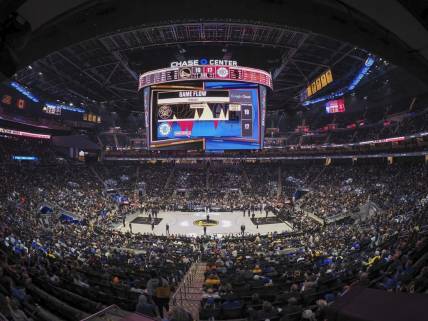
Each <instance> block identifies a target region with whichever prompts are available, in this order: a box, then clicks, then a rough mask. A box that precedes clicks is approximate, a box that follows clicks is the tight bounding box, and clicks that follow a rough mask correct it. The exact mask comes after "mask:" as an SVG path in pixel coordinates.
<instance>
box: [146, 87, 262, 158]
mask: <svg viewBox="0 0 428 321" xmlns="http://www.w3.org/2000/svg"><path fill="white" fill-rule="evenodd" d="M261 116H262V113H261V110H260V100H259V86H258V85H254V84H245V83H242V84H241V85H239V84H237V83H230V82H212V83H209V82H204V83H201V84H200V85H199V86H198V85H194V86H193V87H190V88H189V86H182V87H181V88H180V86H171V87H163V88H152V90H151V97H150V119H149V124H148V125H149V133H148V136H150V147H151V148H153V149H204V150H208V151H209V150H239V149H260V148H261V147H262V144H261V141H262V140H261V137H262V135H261V124H262V122H261V121H260V118H261Z"/></svg>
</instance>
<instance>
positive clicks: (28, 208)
mask: <svg viewBox="0 0 428 321" xmlns="http://www.w3.org/2000/svg"><path fill="white" fill-rule="evenodd" d="M0 166H1V170H2V173H5V174H4V175H1V177H0V198H1V200H0V201H1V203H0V204H1V207H0V262H1V266H0V317H3V318H4V319H5V320H31V319H32V320H49V321H51V320H70V321H74V320H80V319H82V318H84V317H86V316H87V315H89V314H91V313H94V312H96V311H98V310H100V309H101V308H103V307H104V306H107V305H110V304H117V305H119V306H120V307H121V308H122V309H124V310H128V311H135V310H137V311H138V312H143V313H146V314H149V315H152V316H154V317H158V316H159V317H161V316H162V315H163V312H164V308H166V309H167V308H168V305H167V302H166V301H165V300H160V298H159V297H157V294H156V292H157V288H159V287H160V286H162V287H170V288H171V290H172V291H173V289H174V287H175V286H176V285H177V284H178V282H179V280H180V279H181V278H182V277H183V275H184V274H185V273H186V271H187V270H188V268H189V267H190V265H191V264H192V263H193V262H195V261H196V260H198V259H201V260H202V261H205V262H208V270H207V272H206V281H205V286H204V291H205V294H204V299H203V301H202V303H201V311H200V317H201V319H209V318H214V319H233V318H243V317H246V318H249V319H251V320H266V319H269V320H282V321H286V320H301V319H302V320H318V321H321V320H322V321H323V320H324V318H325V309H326V307H328V305H329V304H331V302H333V301H334V300H335V299H336V298H337V297H340V296H342V295H344V294H345V293H346V292H347V291H349V289H350V288H352V287H353V286H354V285H356V284H358V285H363V286H369V287H372V288H376V289H383V290H387V291H399V292H406V293H415V292H420V293H426V292H427V290H428V283H427V281H426V280H427V279H428V278H427V276H428V265H427V262H428V257H427V255H426V253H427V249H428V242H427V216H426V215H425V213H426V210H427V207H426V206H427V203H428V186H427V184H426V181H427V179H428V171H427V168H426V166H425V165H424V164H422V163H411V164H407V163H405V164H394V165H386V164H383V165H379V164H366V165H355V166H351V165H337V166H334V165H332V166H326V167H325V166H317V165H310V166H287V165H285V164H281V163H269V164H266V163H255V164H246V165H244V164H235V165H233V166H229V165H224V166H220V165H216V166H211V165H207V164H204V165H199V164H198V166H195V167H194V168H193V169H192V166H179V165H174V164H169V163H168V164H162V163H156V164H139V165H123V166H118V165H117V164H114V165H108V164H107V165H100V164H97V165H84V164H80V165H77V164H72V163H69V162H66V163H63V164H57V163H55V164H49V165H46V164H37V163H29V164H22V163H13V164H10V163H8V162H3V163H1V165H0ZM108 181H110V183H111V182H112V181H116V185H114V184H113V185H112V186H110V187H111V188H115V189H117V190H118V191H120V192H121V193H123V194H126V195H127V196H128V200H129V201H128V202H127V204H126V205H120V204H119V203H118V202H116V201H115V200H114V199H113V198H112V197H110V195H109V194H108V193H107V192H106V189H108V187H109V186H107V185H108ZM142 186H144V193H139V192H138V190H139V189H140V188H141V187H142ZM179 187H181V188H182V189H185V190H186V191H184V192H183V193H181V194H180V192H179V191H178V192H177V190H178V189H179ZM301 189H304V190H307V191H308V192H307V193H306V194H305V196H303V197H302V198H301V199H300V200H297V201H296V202H294V203H293V200H292V196H293V195H294V194H295V193H294V192H295V191H297V190H301ZM187 190H188V191H187ZM278 190H279V191H280V192H281V193H279V192H278ZM222 191H223V192H222ZM196 200H197V202H196ZM368 200H370V201H372V202H374V203H376V204H377V205H378V206H379V207H380V208H381V209H382V211H379V212H377V213H376V214H373V215H371V216H368V217H367V218H366V219H365V220H364V221H358V222H354V221H353V220H349V219H348V220H344V221H341V222H336V223H334V224H324V225H322V224H320V223H319V222H317V221H314V220H313V219H311V218H309V217H308V216H307V214H306V212H311V213H313V214H315V215H317V216H320V217H321V218H327V217H329V216H332V215H336V214H338V213H344V212H345V213H346V212H348V211H353V210H354V209H356V208H358V207H360V206H362V205H364V204H365V203H366V202H367V201H368ZM189 202H193V204H198V205H205V206H212V207H214V206H219V207H222V208H228V209H231V210H236V209H238V210H242V209H250V208H253V209H256V210H261V209H268V210H270V211H271V212H272V213H275V215H277V216H278V217H280V218H281V219H283V220H286V221H288V222H290V223H291V225H292V226H293V231H292V232H287V233H275V232H273V233H269V234H268V235H249V234H245V235H244V236H242V235H240V236H238V235H236V236H225V237H223V238H216V237H212V236H204V237H187V236H182V235H168V236H155V235H153V234H145V235H143V234H139V233H136V234H132V233H130V232H120V231H118V230H117V229H115V226H116V225H115V224H116V223H117V222H118V221H119V220H120V219H121V218H122V217H123V215H124V214H126V213H127V212H130V211H134V210H137V209H139V208H141V207H146V208H164V209H168V208H169V209H171V208H178V207H180V206H181V205H183V206H184V205H186V204H187V205H188V204H189ZM296 204H297V205H298V206H297V207H294V206H295V205H296ZM187 205H186V206H187ZM42 206H44V207H50V208H51V209H52V210H53V213H51V214H44V213H42V212H41V207H42ZM61 211H67V212H71V213H74V214H76V217H78V218H79V222H78V223H76V222H67V221H63V220H62V219H61V216H60V215H56V213H60V212H61ZM174 311H176V313H177V314H181V315H182V316H185V317H186V318H187V317H188V314H186V313H185V312H184V311H181V312H180V311H178V312H177V310H174ZM164 317H165V315H164ZM167 317H168V316H167ZM169 318H170V316H169ZM177 321H187V320H177Z"/></svg>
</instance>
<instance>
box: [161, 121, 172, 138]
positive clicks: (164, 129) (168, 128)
mask: <svg viewBox="0 0 428 321" xmlns="http://www.w3.org/2000/svg"><path fill="white" fill-rule="evenodd" d="M170 132H171V126H170V125H168V124H167V123H162V124H160V125H159V133H160V134H161V135H162V136H168V135H169V133H170Z"/></svg>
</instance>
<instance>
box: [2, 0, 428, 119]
mask: <svg viewBox="0 0 428 321" xmlns="http://www.w3.org/2000/svg"><path fill="white" fill-rule="evenodd" d="M2 2H7V1H5V0H3V1H2ZM19 2H20V3H21V4H22V6H21V7H20V8H19V9H18V12H19V14H20V15H21V16H22V17H24V18H25V19H26V20H27V21H29V23H30V24H31V26H32V29H33V32H32V34H31V36H30V39H29V41H28V42H27V43H26V45H25V47H23V48H20V49H17V50H16V55H17V56H18V57H19V66H20V67H21V69H20V70H19V72H18V73H17V74H16V79H18V80H19V81H22V82H23V83H26V84H28V85H30V86H36V87H37V88H38V89H40V90H42V91H44V92H46V93H47V94H48V95H52V96H53V97H58V98H62V99H63V100H66V101H72V102H75V103H79V102H82V103H86V104H87V103H90V102H94V103H97V104H98V103H101V104H103V105H105V106H107V107H109V109H110V110H113V111H119V112H120V111H130V110H141V108H142V106H141V101H140V99H138V95H137V92H136V87H137V77H138V74H140V73H141V72H144V71H146V70H150V69H156V68H161V67H165V66H167V65H168V64H169V62H170V61H172V60H180V59H191V58H198V57H201V56H211V57H215V58H217V57H219V58H224V59H233V60H238V61H239V63H240V64H241V65H247V66H254V67H259V68H263V69H266V70H269V71H272V74H273V76H274V87H275V90H274V92H273V93H271V95H270V97H269V100H268V106H269V108H270V109H271V110H284V109H293V108H296V106H298V99H297V96H298V93H299V91H300V90H301V89H302V88H304V86H305V85H306V84H307V83H308V82H309V81H310V80H311V79H313V77H315V76H317V75H318V74H319V73H320V72H321V71H323V70H325V69H327V68H329V67H333V68H334V70H335V79H341V80H342V81H346V79H349V77H351V76H352V75H353V74H355V72H356V70H358V68H359V67H360V66H361V64H362V63H363V62H364V60H365V59H366V57H367V55H368V53H369V52H372V53H374V54H376V55H379V56H382V57H385V58H386V59H388V60H390V61H392V62H393V63H394V64H396V65H399V66H402V67H404V68H406V69H407V70H409V71H410V72H412V73H414V74H415V75H416V76H418V77H419V78H420V79H422V80H424V81H426V82H427V83H428V63H427V59H428V46H427V45H428V44H427V41H428V40H427V39H428V32H427V29H426V24H425V22H426V21H425V20H424V19H426V17H425V16H424V14H423V12H424V10H425V8H426V6H424V4H423V3H424V2H423V1H416V2H412V4H409V1H405V0H401V1H386V0H380V1H367V2H365V1H354V0H344V1H333V0H330V1H316V0H313V1H305V2H300V1H286V0H254V1H224V0H218V1H212V2H204V4H203V5H201V3H200V2H198V1H193V0H187V1H179V2H178V1H166V0H157V1H137V0H126V1H123V0H122V1H117V0H102V1H99V0H98V1H94V0H92V1H85V0H69V1H51V0H27V1H23V0H22V1H19ZM0 3H1V2H0ZM413 4H417V6H415V5H413ZM243 17H245V20H244V18H243ZM424 17H425V18H424ZM308 30H312V31H308ZM425 36H426V37H425ZM356 46H358V47H356ZM360 48H366V49H360ZM28 66H31V67H28ZM338 85H340V83H339V84H338Z"/></svg>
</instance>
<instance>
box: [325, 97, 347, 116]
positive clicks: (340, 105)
mask: <svg viewBox="0 0 428 321" xmlns="http://www.w3.org/2000/svg"><path fill="white" fill-rule="evenodd" d="M325 111H326V112H327V114H335V113H344V112H345V99H344V98H339V99H335V100H329V101H328V102H327V103H326V105H325Z"/></svg>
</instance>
